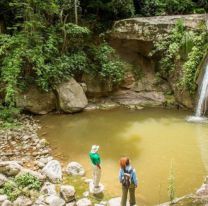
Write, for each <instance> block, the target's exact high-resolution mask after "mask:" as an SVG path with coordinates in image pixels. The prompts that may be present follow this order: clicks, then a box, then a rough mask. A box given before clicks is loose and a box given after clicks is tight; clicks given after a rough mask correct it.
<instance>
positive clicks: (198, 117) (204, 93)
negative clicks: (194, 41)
mask: <svg viewBox="0 0 208 206" xmlns="http://www.w3.org/2000/svg"><path fill="white" fill-rule="evenodd" d="M205 23H206V26H207V30H208V15H207V14H206V16H205ZM207 97H208V61H206V65H205V71H204V76H203V80H202V82H201V85H200V90H199V99H198V103H197V107H196V113H195V116H191V117H188V118H187V121H190V122H208V118H206V117H205V116H204V115H205V112H206V111H207Z"/></svg>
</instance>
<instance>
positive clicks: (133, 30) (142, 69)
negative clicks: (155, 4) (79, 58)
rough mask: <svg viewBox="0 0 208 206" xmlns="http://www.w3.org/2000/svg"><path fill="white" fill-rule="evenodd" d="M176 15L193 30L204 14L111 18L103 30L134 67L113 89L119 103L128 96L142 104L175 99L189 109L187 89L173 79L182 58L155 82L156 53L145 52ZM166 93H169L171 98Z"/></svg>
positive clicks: (173, 21) (174, 19)
mask: <svg viewBox="0 0 208 206" xmlns="http://www.w3.org/2000/svg"><path fill="white" fill-rule="evenodd" d="M179 19H182V20H183V21H184V24H185V26H186V27H187V28H188V29H190V30H194V29H198V25H199V23H200V22H202V21H204V19H205V16H204V15H182V16H180V15H178V16H158V17H146V18H142V17H141V18H131V19H124V20H120V21H117V22H115V24H114V25H113V28H112V29H111V30H110V31H109V32H108V33H107V38H108V41H109V43H110V44H111V46H112V47H114V48H115V49H116V50H117V52H118V54H119V55H120V56H121V58H122V59H124V60H126V61H127V62H128V63H129V64H130V65H133V66H134V68H135V72H134V73H135V74H133V75H132V74H131V73H129V72H127V73H126V75H125V76H126V77H125V80H124V83H123V84H122V85H121V88H120V89H119V95H118V92H116V95H115V98H116V99H118V100H119V102H120V100H121V103H123V102H124V103H125V104H126V103H127V102H128V99H130V101H129V103H131V99H132V101H133V102H134V103H138V104H139V105H144V106H145V105H148V106H164V105H167V104H169V103H171V104H173V105H175V104H176V103H177V104H178V105H180V106H183V107H187V108H191V109H192V108H193V107H194V103H195V102H194V98H192V97H191V96H190V94H189V93H188V92H187V91H181V90H180V89H178V87H177V81H178V79H179V78H180V77H181V76H180V75H182V73H181V72H180V71H181V70H182V67H181V64H182V62H179V65H178V69H177V71H175V72H174V73H173V75H172V76H171V77H170V78H169V79H166V80H163V81H162V82H158V77H157V75H156V73H157V70H158V61H159V58H160V57H159V56H157V55H154V56H151V55H149V54H150V52H151V51H152V49H153V48H154V41H155V40H157V39H158V38H159V36H160V35H161V34H163V35H164V34H168V33H169V32H170V31H171V30H172V28H173V26H174V25H175V24H176V22H177V21H178V20H179ZM167 94H168V95H169V94H171V95H172V96H171V98H170V96H167ZM118 96H119V97H118ZM113 97H114V95H113ZM170 99H171V100H172V101H171V102H170V101H169V100H170Z"/></svg>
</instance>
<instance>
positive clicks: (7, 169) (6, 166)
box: [0, 161, 22, 176]
mask: <svg viewBox="0 0 208 206" xmlns="http://www.w3.org/2000/svg"><path fill="white" fill-rule="evenodd" d="M21 170H22V166H21V165H19V164H18V163H17V162H16V161H0V173H3V174H4V175H6V176H16V175H17V174H18V173H19V172H20V171H21Z"/></svg>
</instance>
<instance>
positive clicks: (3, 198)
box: [0, 195, 8, 205]
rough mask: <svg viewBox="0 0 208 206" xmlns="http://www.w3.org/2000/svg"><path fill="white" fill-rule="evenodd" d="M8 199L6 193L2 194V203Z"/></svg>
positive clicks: (0, 199)
mask: <svg viewBox="0 0 208 206" xmlns="http://www.w3.org/2000/svg"><path fill="white" fill-rule="evenodd" d="M7 199H8V197H7V196H6V195H0V205H1V204H2V203H3V202H4V201H5V200H7Z"/></svg>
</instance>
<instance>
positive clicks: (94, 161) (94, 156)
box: [89, 152, 100, 165]
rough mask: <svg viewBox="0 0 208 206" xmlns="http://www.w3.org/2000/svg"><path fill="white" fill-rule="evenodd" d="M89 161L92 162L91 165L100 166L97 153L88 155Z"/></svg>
mask: <svg viewBox="0 0 208 206" xmlns="http://www.w3.org/2000/svg"><path fill="white" fill-rule="evenodd" d="M89 156H90V159H91V161H92V164H93V165H99V164H100V155H99V154H97V153H92V152H90V153H89Z"/></svg>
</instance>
